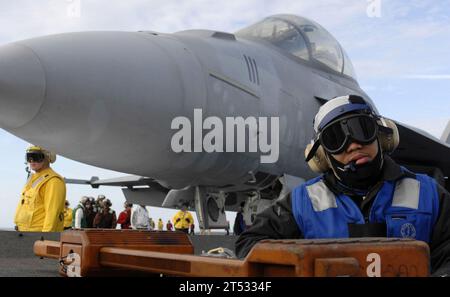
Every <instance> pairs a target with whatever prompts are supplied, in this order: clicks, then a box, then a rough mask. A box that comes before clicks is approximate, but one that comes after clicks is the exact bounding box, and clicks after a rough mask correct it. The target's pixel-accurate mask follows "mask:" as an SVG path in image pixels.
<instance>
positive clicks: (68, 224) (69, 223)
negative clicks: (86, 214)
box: [64, 200, 73, 230]
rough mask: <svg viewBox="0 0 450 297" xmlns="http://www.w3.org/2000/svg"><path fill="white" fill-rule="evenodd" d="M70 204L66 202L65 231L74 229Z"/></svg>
mask: <svg viewBox="0 0 450 297" xmlns="http://www.w3.org/2000/svg"><path fill="white" fill-rule="evenodd" d="M69 206H70V203H69V201H68V200H66V205H65V207H64V230H67V229H70V228H72V212H73V210H72V208H70V207H69Z"/></svg>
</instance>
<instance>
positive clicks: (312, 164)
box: [305, 143, 330, 173]
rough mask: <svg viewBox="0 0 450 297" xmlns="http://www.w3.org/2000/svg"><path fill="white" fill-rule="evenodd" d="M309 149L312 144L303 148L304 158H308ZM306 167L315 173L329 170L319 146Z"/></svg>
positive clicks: (323, 152)
mask: <svg viewBox="0 0 450 297" xmlns="http://www.w3.org/2000/svg"><path fill="white" fill-rule="evenodd" d="M311 149H312V144H311V143H309V144H308V145H307V146H306V148H305V157H306V156H308V154H309V152H310V151H311ZM308 166H309V168H311V170H312V171H314V172H317V173H323V172H326V171H327V170H328V169H329V168H330V165H329V163H328V161H327V158H326V156H325V151H324V150H323V148H322V146H319V148H318V149H317V151H316V154H315V155H314V157H312V159H311V160H309V161H308Z"/></svg>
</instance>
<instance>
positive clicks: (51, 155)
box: [26, 145, 56, 163]
mask: <svg viewBox="0 0 450 297" xmlns="http://www.w3.org/2000/svg"><path fill="white" fill-rule="evenodd" d="M30 153H42V154H44V156H45V158H46V159H47V160H48V161H49V162H50V163H55V161H56V154H55V153H53V152H50V151H48V150H46V149H44V148H42V147H40V146H36V145H32V146H30V147H28V148H27V151H26V154H30ZM27 159H28V158H27ZM27 161H28V160H27Z"/></svg>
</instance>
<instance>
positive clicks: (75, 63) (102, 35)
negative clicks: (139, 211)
mask: <svg viewBox="0 0 450 297" xmlns="http://www.w3.org/2000/svg"><path fill="white" fill-rule="evenodd" d="M346 94H356V95H360V96H362V97H364V98H365V99H366V100H368V101H369V102H370V103H371V104H372V105H374V104H373V102H372V100H371V99H370V98H369V96H368V95H367V94H366V93H365V92H364V91H363V90H362V89H361V88H360V86H359V85H358V82H357V79H356V76H355V73H354V70H353V67H352V63H351V61H350V59H349V58H348V56H347V54H346V53H345V51H344V50H343V48H342V47H341V45H340V44H339V43H338V42H337V41H336V39H335V38H334V37H333V36H332V35H331V34H330V33H328V32H327V31H326V30H325V29H324V28H323V27H322V26H320V25H319V24H317V23H316V22H314V21H311V20H308V19H306V18H303V17H299V16H294V15H274V16H270V17H268V18H265V19H264V20H262V21H260V22H258V23H256V24H254V25H251V26H249V27H246V28H244V29H242V30H240V31H238V32H236V33H226V32H218V31H211V30H187V31H181V32H176V33H173V34H165V33H159V32H153V31H140V32H80V33H66V34H58V35H51V36H44V37H39V38H33V39H28V40H23V41H18V42H14V43H11V44H7V45H4V46H2V47H0V127H2V128H3V129H5V130H7V131H9V132H10V133H12V134H14V135H16V136H17V137H20V138H22V139H24V140H26V141H28V142H30V143H33V144H36V145H41V146H43V147H46V148H48V149H50V150H52V151H55V152H56V153H58V154H60V155H62V156H65V157H67V158H70V159H73V160H76V161H80V162H83V163H86V164H90V165H94V166H98V167H102V168H106V169H111V170H115V171H120V172H125V173H129V174H132V176H126V177H121V178H117V179H113V180H99V179H98V178H96V177H93V178H92V179H91V180H89V181H80V180H69V179H68V181H69V182H74V183H85V184H89V185H91V186H93V187H98V186H100V185H112V186H121V187H123V191H124V194H125V196H126V199H127V200H129V201H131V202H135V203H143V204H146V205H151V206H164V207H176V206H177V205H179V204H180V203H181V202H183V201H187V202H190V203H191V206H195V209H196V211H197V215H198V218H199V221H200V222H199V223H200V227H202V228H206V229H208V228H224V227H226V224H227V223H226V217H225V209H227V210H236V209H237V207H238V205H240V203H241V202H242V201H245V202H246V203H245V213H246V220H247V223H248V224H251V217H252V215H254V214H255V213H257V212H258V211H260V210H261V209H263V208H264V207H265V206H267V205H268V204H270V203H271V201H272V200H273V199H276V198H277V197H279V196H280V195H281V194H283V193H286V191H290V190H291V189H292V188H293V187H294V186H296V185H298V184H299V183H301V182H302V181H304V180H305V179H308V178H311V177H313V176H314V173H313V172H312V171H311V170H310V169H309V168H308V167H307V164H306V163H305V161H304V149H305V146H306V145H307V144H308V143H309V141H310V140H311V139H312V137H313V129H312V120H313V116H314V115H315V114H316V112H317V110H318V108H319V107H320V105H321V104H323V103H324V102H326V100H329V99H331V98H333V97H336V96H339V95H346ZM229 119H231V120H234V126H233V122H232V124H231V129H232V130H233V131H235V130H234V129H236V131H237V132H236V135H234V134H233V136H231V137H229V138H227V137H228V135H229V133H231V132H230V130H226V129H225V128H230V126H229V125H228V122H227V121H228V120H229ZM264 124H265V125H264ZM397 124H398V127H399V133H400V139H401V143H400V146H399V148H398V149H397V151H396V152H395V153H394V154H393V157H394V159H396V160H397V161H398V162H399V163H401V164H403V165H405V166H407V167H409V168H412V169H414V170H416V171H420V172H426V173H428V174H430V175H432V176H434V177H436V178H437V179H438V180H439V181H440V182H441V183H442V184H444V185H446V187H447V189H448V188H449V182H448V180H446V177H448V176H449V175H450V158H448V156H450V146H449V145H448V142H449V139H448V135H447V137H445V139H444V137H443V138H442V140H439V139H437V138H434V137H432V136H431V135H429V134H427V133H425V132H423V131H420V130H419V129H416V128H413V127H409V126H407V125H404V124H401V123H397ZM239 125H240V127H238V126H239ZM239 128H241V130H242V129H243V131H241V132H239V131H238V130H239ZM181 130H183V132H191V136H190V137H188V136H186V137H180V133H182V131H181ZM212 130H214V131H215V132H214V133H213V134H214V137H211V135H209V132H211V131H212ZM272 132H274V133H272ZM211 133H212V132H211ZM239 133H243V134H242V135H244V136H245V143H241V144H239V143H237V142H238V141H239V137H238V136H239V135H238V134H239ZM447 134H448V132H447ZM207 137H210V138H209V142H208V141H207V140H206V138H207ZM212 138H214V141H213V140H212ZM199 139H200V141H199ZM261 140H265V141H261ZM202 141H203V142H202ZM225 141H227V143H226V144H225ZM233 141H236V143H234V142H233ZM205 143H206V145H205ZM230 143H231V144H230ZM174 145H175V147H174ZM244 146H245V149H242V148H243V147H244ZM251 147H252V148H253V149H250V148H251ZM267 159H270V160H267Z"/></svg>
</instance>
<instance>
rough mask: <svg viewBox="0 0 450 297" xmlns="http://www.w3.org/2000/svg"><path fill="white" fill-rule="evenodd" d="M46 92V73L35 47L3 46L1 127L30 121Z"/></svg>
mask: <svg viewBox="0 0 450 297" xmlns="http://www.w3.org/2000/svg"><path fill="white" fill-rule="evenodd" d="M44 96H45V74H44V70H43V68H42V65H41V64H40V62H39V59H38V57H37V56H36V55H35V54H34V53H33V51H32V50H31V49H29V48H28V47H26V46H23V45H21V44H18V43H14V44H8V45H5V46H2V47H0V127H2V128H18V127H21V126H23V125H25V124H26V123H28V122H29V121H30V120H31V119H33V117H34V116H35V115H36V114H37V112H38V111H39V108H40V107H41V105H42V103H43V101H44Z"/></svg>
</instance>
